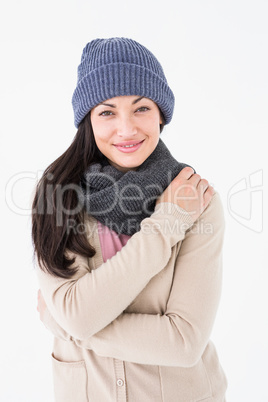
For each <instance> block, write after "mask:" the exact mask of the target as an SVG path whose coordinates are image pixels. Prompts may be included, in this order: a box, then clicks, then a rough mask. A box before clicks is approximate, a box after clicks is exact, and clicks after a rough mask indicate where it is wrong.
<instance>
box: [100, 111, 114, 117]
mask: <svg viewBox="0 0 268 402" xmlns="http://www.w3.org/2000/svg"><path fill="white" fill-rule="evenodd" d="M112 114H113V113H112V112H111V111H110V110H104V112H101V113H100V114H99V116H111V115H112Z"/></svg>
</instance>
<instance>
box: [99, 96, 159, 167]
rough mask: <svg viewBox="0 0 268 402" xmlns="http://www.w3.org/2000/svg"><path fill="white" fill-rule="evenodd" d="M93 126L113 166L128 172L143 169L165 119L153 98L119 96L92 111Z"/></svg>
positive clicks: (103, 151) (104, 152)
mask: <svg viewBox="0 0 268 402" xmlns="http://www.w3.org/2000/svg"><path fill="white" fill-rule="evenodd" d="M91 124H92V128H93V133H94V137H95V141H96V144H97V147H98V148H99V150H100V151H101V152H102V153H103V154H104V155H105V156H106V157H107V158H108V160H109V161H110V164H111V165H113V166H114V167H116V168H117V169H118V170H121V171H123V172H126V171H128V170H131V169H135V168H137V167H138V166H140V165H141V164H142V163H143V162H144V161H145V160H146V159H147V158H148V156H149V155H150V154H151V153H152V152H153V151H154V149H155V147H156V146H157V144H158V141H159V135H160V124H162V119H161V115H160V111H159V108H158V106H157V105H156V103H155V102H153V101H152V100H151V99H148V98H145V97H140V96H117V97H115V98H111V99H107V100H106V101H104V102H102V103H100V104H99V105H97V106H95V107H94V108H93V109H92V110H91Z"/></svg>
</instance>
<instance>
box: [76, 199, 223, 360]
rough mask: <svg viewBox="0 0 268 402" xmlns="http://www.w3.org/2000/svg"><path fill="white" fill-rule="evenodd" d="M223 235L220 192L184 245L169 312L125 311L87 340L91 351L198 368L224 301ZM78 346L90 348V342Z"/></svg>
mask: <svg viewBox="0 0 268 402" xmlns="http://www.w3.org/2000/svg"><path fill="white" fill-rule="evenodd" d="M204 228H205V229H204ZM209 228H210V229H209ZM223 235H224V217H223V209H222V204H221V202H220V199H219V196H218V194H215V195H214V196H213V198H212V201H211V203H210V204H209V206H208V207H207V209H206V210H205V211H204V212H203V214H202V215H201V216H200V218H199V219H198V220H197V222H196V224H195V225H194V226H193V227H192V228H191V229H190V230H189V231H188V232H187V234H186V237H185V240H184V241H183V242H182V245H181V248H180V251H179V254H178V257H177V259H176V266H175V269H174V278H173V284H172V289H171V293H170V296H169V300H168V303H167V307H166V311H165V314H163V315H160V314H159V315H149V314H127V313H123V314H121V315H120V316H119V317H118V318H117V319H116V320H114V321H113V322H112V323H111V324H110V325H108V326H107V327H106V328H104V329H103V330H102V331H100V332H99V333H97V334H95V335H94V336H93V337H91V338H90V339H89V340H88V345H89V346H90V348H92V349H93V350H94V351H95V353H96V354H98V355H100V356H107V357H113V358H117V359H121V360H125V361H130V362H134V363H139V364H154V365H164V366H180V367H190V366H193V365H194V364H196V362H197V361H198V360H199V359H200V357H201V355H202V353H203V351H204V349H205V347H206V345H207V343H208V341H209V337H210V334H211V330H212V326H213V323H214V319H215V315H216V311H217V307H218V303H219V298H220V293H221V277H222V258H221V254H222V244H223ZM75 342H76V343H77V345H78V346H81V347H84V348H85V347H87V342H86V341H85V342H79V341H75Z"/></svg>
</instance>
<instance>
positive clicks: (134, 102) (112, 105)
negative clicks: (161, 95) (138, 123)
mask: <svg viewBox="0 0 268 402" xmlns="http://www.w3.org/2000/svg"><path fill="white" fill-rule="evenodd" d="M143 98H144V96H140V97H139V98H137V99H135V100H134V101H133V102H132V105H135V104H136V103H138V102H139V101H140V100H142V99H143ZM97 106H108V107H113V108H116V105H114V104H113V103H105V102H101V103H99V104H98V105H97Z"/></svg>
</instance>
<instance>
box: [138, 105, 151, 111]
mask: <svg viewBox="0 0 268 402" xmlns="http://www.w3.org/2000/svg"><path fill="white" fill-rule="evenodd" d="M147 110H149V108H148V107H146V106H142V107H140V108H139V109H138V110H137V112H146V111H147Z"/></svg>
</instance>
